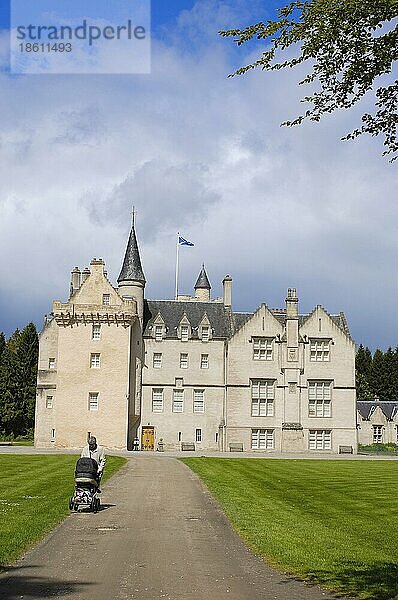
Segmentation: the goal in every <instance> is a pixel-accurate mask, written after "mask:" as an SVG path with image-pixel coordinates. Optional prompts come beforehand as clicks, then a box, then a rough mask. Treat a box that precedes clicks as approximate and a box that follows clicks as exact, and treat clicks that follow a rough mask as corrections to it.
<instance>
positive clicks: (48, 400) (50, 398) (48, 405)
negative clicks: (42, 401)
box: [46, 396, 54, 408]
mask: <svg viewBox="0 0 398 600" xmlns="http://www.w3.org/2000/svg"><path fill="white" fill-rule="evenodd" d="M53 400H54V397H53V396H47V397H46V408H52V407H53Z"/></svg>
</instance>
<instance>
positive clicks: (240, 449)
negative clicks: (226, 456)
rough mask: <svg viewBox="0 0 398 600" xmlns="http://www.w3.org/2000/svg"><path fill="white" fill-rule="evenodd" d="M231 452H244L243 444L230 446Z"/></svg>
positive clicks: (238, 443) (237, 443) (235, 443)
mask: <svg viewBox="0 0 398 600" xmlns="http://www.w3.org/2000/svg"><path fill="white" fill-rule="evenodd" d="M229 451H230V452H243V444H242V442H234V443H232V444H230V445H229Z"/></svg>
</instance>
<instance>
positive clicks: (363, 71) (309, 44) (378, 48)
mask: <svg viewBox="0 0 398 600" xmlns="http://www.w3.org/2000/svg"><path fill="white" fill-rule="evenodd" d="M397 16H398V0H305V1H298V0H296V1H294V2H290V3H289V4H288V5H287V6H284V7H282V8H280V9H279V11H278V19H277V20H275V21H267V22H265V23H263V22H260V23H256V24H255V25H251V26H249V27H246V28H244V29H231V30H228V31H221V32H220V34H221V35H222V36H224V37H226V36H233V37H234V38H235V41H236V42H237V44H238V46H241V45H242V44H245V43H246V42H248V41H250V40H252V39H253V38H254V39H258V40H262V41H265V42H268V46H267V47H266V49H265V50H264V51H263V53H262V55H261V56H260V57H259V58H258V59H257V60H256V61H254V62H253V63H251V64H249V65H247V66H245V67H242V68H240V69H238V70H237V71H236V73H235V75H241V74H243V73H246V72H247V71H248V70H250V69H255V68H257V67H259V68H261V69H263V70H267V71H273V70H278V69H283V68H286V67H287V68H289V67H290V68H291V67H295V66H297V65H300V64H303V63H305V65H306V67H307V69H308V72H307V75H306V76H305V77H304V79H303V80H302V81H300V84H305V85H311V84H315V86H314V89H313V90H311V92H310V95H308V96H305V97H304V99H303V102H307V103H309V105H310V106H309V108H308V109H307V110H306V111H305V112H304V114H302V115H300V116H299V117H297V118H296V119H294V120H293V121H287V122H286V123H284V124H285V125H296V124H299V123H301V122H302V121H303V120H304V119H310V120H312V121H319V120H320V119H321V117H322V116H323V115H325V114H328V113H331V112H333V111H335V110H336V109H341V108H351V107H352V106H353V105H354V104H356V103H357V102H358V101H359V100H361V99H362V98H363V97H364V96H365V94H367V93H368V92H369V93H372V92H374V96H375V110H374V112H373V114H369V113H366V114H364V115H363V116H362V126H361V127H359V128H357V129H355V130H354V131H353V132H352V133H350V134H348V135H347V136H346V138H343V139H350V138H355V137H357V136H358V135H360V134H362V133H368V134H370V135H372V136H376V135H379V134H382V135H384V146H385V148H386V149H385V152H384V154H385V155H386V154H390V155H393V157H394V158H396V153H397V152H398V140H397V124H398V114H397V99H398V81H397V80H394V78H393V77H392V76H391V73H392V71H393V67H394V64H395V61H396V60H397V57H398V45H397V36H398V26H397V24H396V22H394V19H395V18H396V17H397ZM292 51H293V52H294V56H293V58H292ZM379 76H384V79H381V80H378V79H377V78H378V77H379Z"/></svg>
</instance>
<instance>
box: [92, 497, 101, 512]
mask: <svg viewBox="0 0 398 600" xmlns="http://www.w3.org/2000/svg"><path fill="white" fill-rule="evenodd" d="M99 508H100V500H99V498H93V499H92V501H91V510H92V511H93V512H94V513H97V512H98V511H99Z"/></svg>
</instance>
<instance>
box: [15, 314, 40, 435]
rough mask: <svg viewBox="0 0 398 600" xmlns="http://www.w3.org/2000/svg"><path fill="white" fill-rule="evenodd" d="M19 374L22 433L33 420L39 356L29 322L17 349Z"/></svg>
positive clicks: (37, 341)
mask: <svg viewBox="0 0 398 600" xmlns="http://www.w3.org/2000/svg"><path fill="white" fill-rule="evenodd" d="M17 357H18V361H19V366H20V375H21V385H22V389H21V402H22V410H23V422H24V434H26V433H28V431H29V429H32V428H33V426H34V421H35V402H36V380H37V361H38V357H39V337H38V335H37V331H36V327H35V326H34V324H33V323H29V324H28V325H27V326H26V327H25V328H24V329H23V330H22V332H21V335H20V337H19V344H18V349H17Z"/></svg>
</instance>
